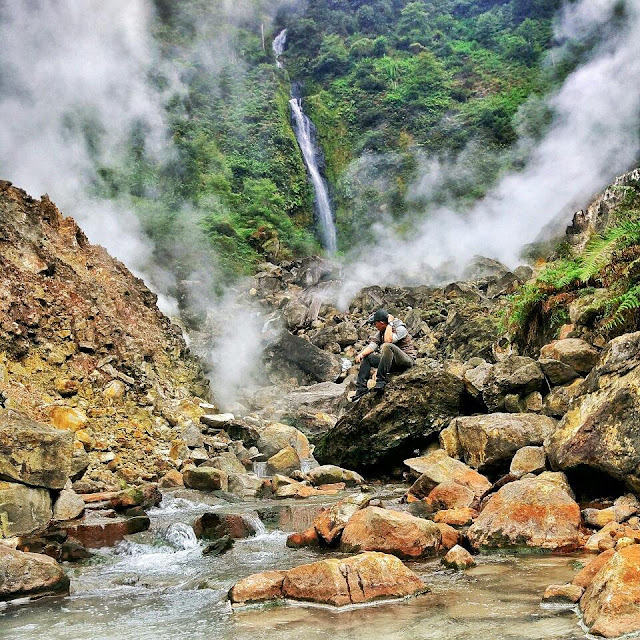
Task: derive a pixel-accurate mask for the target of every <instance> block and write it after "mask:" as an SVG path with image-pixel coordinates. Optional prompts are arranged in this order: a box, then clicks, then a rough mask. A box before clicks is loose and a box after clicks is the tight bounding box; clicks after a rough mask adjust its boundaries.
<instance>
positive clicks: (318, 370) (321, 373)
mask: <svg viewBox="0 0 640 640" xmlns="http://www.w3.org/2000/svg"><path fill="white" fill-rule="evenodd" d="M270 355H271V359H272V361H273V363H274V364H276V366H277V362H278V361H283V362H284V363H286V364H287V365H289V366H293V367H295V368H296V369H298V370H299V371H300V372H301V373H302V374H303V375H304V376H306V377H308V378H310V379H311V380H312V381H315V382H334V381H335V380H336V379H337V378H338V376H339V375H340V374H341V373H342V360H341V359H340V357H339V356H336V355H334V354H332V353H328V352H327V351H323V350H322V349H319V348H318V347H316V346H315V345H313V344H311V343H310V342H308V341H307V340H305V339H304V338H300V337H298V336H294V335H292V334H291V333H289V332H288V331H285V332H284V333H283V334H282V335H281V336H280V338H279V339H278V341H277V342H275V343H274V344H272V345H271V347H270Z"/></svg>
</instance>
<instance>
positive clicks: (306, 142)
mask: <svg viewBox="0 0 640 640" xmlns="http://www.w3.org/2000/svg"><path fill="white" fill-rule="evenodd" d="M286 42H287V30H286V29H283V30H282V31H281V32H280V33H279V34H278V35H277V36H276V37H275V38H274V40H273V45H272V46H273V52H274V54H275V57H276V65H277V66H278V68H280V69H282V68H283V65H282V62H281V61H280V56H282V53H283V52H284V49H285V45H286ZM289 105H290V106H291V118H292V121H293V131H294V133H295V135H296V140H297V141H298V145H299V146H300V151H301V152H302V157H303V158H304V163H305V166H306V167H307V173H308V175H309V179H310V181H311V184H312V186H313V192H314V194H315V208H316V219H317V222H318V226H319V228H320V236H321V241H322V246H323V247H324V248H325V249H326V250H327V251H328V252H329V253H334V252H335V250H336V247H337V243H336V226H335V223H334V221H333V212H332V210H331V200H330V198H329V189H328V188H327V183H326V181H325V179H324V178H323V176H322V173H321V172H320V166H319V163H318V159H319V158H320V151H319V149H318V145H317V144H316V136H315V127H314V126H313V123H312V122H311V120H310V119H309V117H308V116H307V115H306V114H305V112H304V110H303V108H302V98H299V97H295V96H292V98H291V100H289Z"/></svg>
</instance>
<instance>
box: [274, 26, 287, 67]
mask: <svg viewBox="0 0 640 640" xmlns="http://www.w3.org/2000/svg"><path fill="white" fill-rule="evenodd" d="M286 44H287V30H286V29H283V30H282V31H281V32H280V33H279V34H278V35H277V36H276V37H275V38H274V39H273V44H272V45H271V47H272V49H273V53H274V54H275V56H276V66H277V67H278V69H282V68H284V65H283V64H282V62H280V56H281V55H282V54H283V53H284V47H285V45H286Z"/></svg>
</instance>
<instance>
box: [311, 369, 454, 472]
mask: <svg viewBox="0 0 640 640" xmlns="http://www.w3.org/2000/svg"><path fill="white" fill-rule="evenodd" d="M464 402H465V401H464V383H463V381H462V380H461V379H460V378H459V377H457V376H455V375H453V374H452V373H450V372H448V371H446V370H445V368H444V367H443V366H442V365H441V364H440V363H438V362H436V361H433V360H422V361H420V360H419V361H418V362H417V363H416V364H415V365H414V366H413V367H412V368H411V369H409V370H408V371H407V372H405V373H402V374H399V375H397V376H393V377H392V378H391V381H390V383H389V384H388V385H387V388H386V389H385V391H384V393H383V394H377V393H370V394H367V395H365V396H364V397H363V398H362V399H361V400H360V401H359V402H358V403H357V404H356V405H355V406H354V407H353V408H351V409H350V410H349V411H348V412H347V413H346V414H345V415H344V416H343V417H342V418H340V420H338V422H337V424H336V426H335V427H333V428H332V429H330V430H329V431H328V432H327V434H326V435H325V436H323V438H322V439H321V440H320V442H319V443H318V446H317V448H316V451H315V455H316V457H317V458H318V460H319V461H320V462H321V463H326V464H337V465H340V466H342V467H347V468H350V469H356V470H358V471H362V470H373V469H375V471H376V472H378V473H379V472H380V471H381V470H383V469H384V468H385V467H386V468H389V467H393V466H394V465H397V464H399V463H400V462H401V461H402V460H403V459H404V458H406V457H407V456H408V455H410V454H411V452H412V451H413V450H414V449H416V448H421V447H422V446H423V445H425V444H426V443H427V442H428V440H429V438H430V437H432V435H433V434H435V433H438V432H439V431H440V430H441V429H442V428H443V427H445V426H446V425H447V424H448V422H449V420H450V419H451V418H452V417H454V416H456V415H459V414H460V412H461V411H462V408H463V406H464Z"/></svg>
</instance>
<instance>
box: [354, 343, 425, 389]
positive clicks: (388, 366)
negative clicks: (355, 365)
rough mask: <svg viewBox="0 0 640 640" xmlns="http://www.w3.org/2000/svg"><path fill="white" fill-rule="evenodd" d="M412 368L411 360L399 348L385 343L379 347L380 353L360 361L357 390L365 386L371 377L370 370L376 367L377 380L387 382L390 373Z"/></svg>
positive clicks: (372, 354) (371, 354)
mask: <svg viewBox="0 0 640 640" xmlns="http://www.w3.org/2000/svg"><path fill="white" fill-rule="evenodd" d="M412 366H413V358H412V357H411V356H408V355H407V354H406V353H405V352H404V351H403V350H402V349H401V348H400V347H398V346H396V345H395V344H392V343H391V342H385V343H384V344H383V345H382V346H381V347H380V353H379V354H378V353H370V354H369V355H368V356H366V357H364V358H363V359H362V362H361V363H360V370H359V371H358V380H357V382H356V387H357V388H361V389H362V388H364V387H366V386H367V380H369V376H370V375H371V369H372V368H373V367H378V380H379V381H382V382H387V377H388V375H389V372H390V371H404V370H405V369H409V368H410V367H412Z"/></svg>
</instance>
